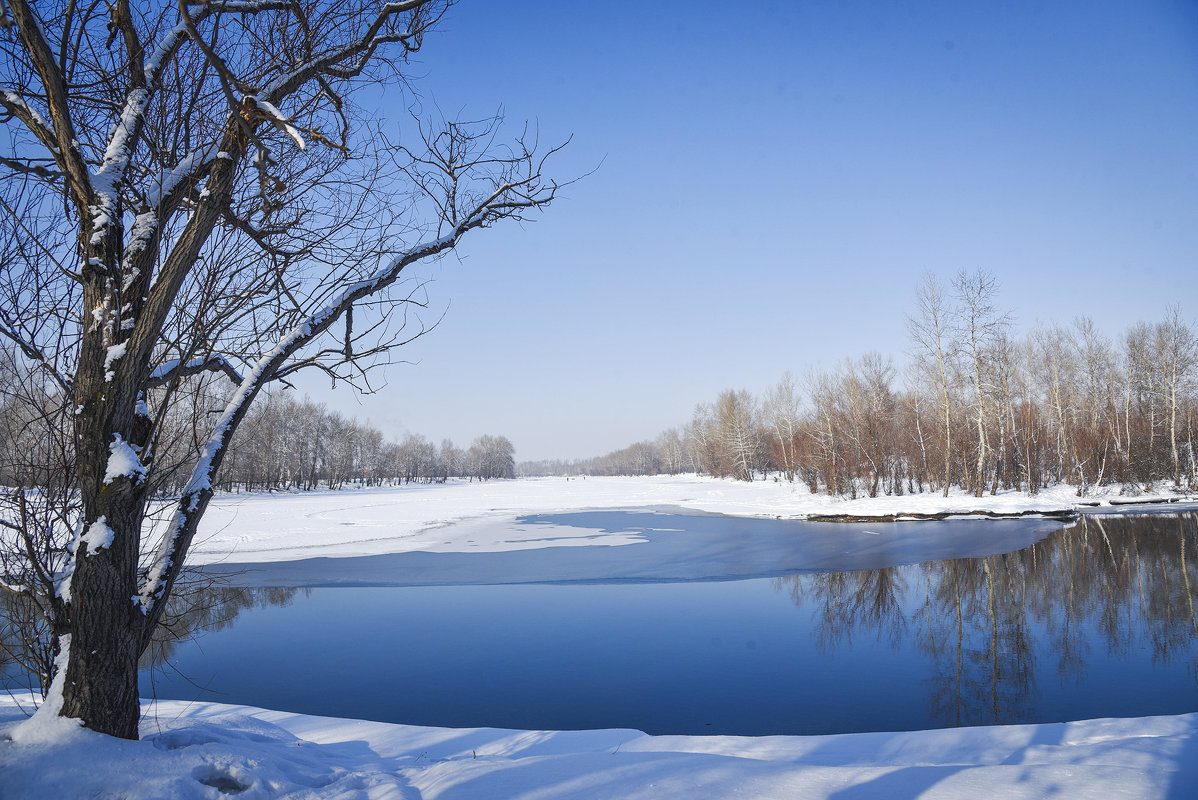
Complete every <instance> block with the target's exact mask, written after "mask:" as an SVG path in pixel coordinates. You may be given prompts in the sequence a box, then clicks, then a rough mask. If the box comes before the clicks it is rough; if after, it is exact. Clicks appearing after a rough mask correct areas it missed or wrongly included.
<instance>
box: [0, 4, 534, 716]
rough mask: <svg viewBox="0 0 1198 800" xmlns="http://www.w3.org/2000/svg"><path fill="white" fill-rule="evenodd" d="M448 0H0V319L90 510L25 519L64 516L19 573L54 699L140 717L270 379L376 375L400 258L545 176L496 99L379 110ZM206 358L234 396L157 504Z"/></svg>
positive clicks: (457, 231)
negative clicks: (48, 663) (46, 633)
mask: <svg viewBox="0 0 1198 800" xmlns="http://www.w3.org/2000/svg"><path fill="white" fill-rule="evenodd" d="M447 5H448V0H393V1H392V2H368V1H367V0H338V1H337V2H325V1H324V0H207V1H206V2H201V1H199V0H196V1H195V2H193V1H192V0H178V2H174V1H173V0H172V2H166V1H165V0H161V1H160V2H144V3H131V2H128V0H111V2H106V3H76V2H74V0H39V2H37V3H36V4H35V3H33V2H31V0H3V2H0V18H2V24H0V110H2V111H3V123H4V130H5V133H6V134H7V135H6V136H5V137H4V139H3V141H2V142H0V246H2V248H3V253H2V255H3V265H4V267H3V273H2V274H0V337H3V338H4V339H6V340H7V341H8V342H9V343H11V345H12V346H13V347H14V348H15V350H16V351H17V352H19V353H20V355H21V356H22V358H23V359H24V361H25V364H26V366H27V367H31V368H32V369H33V370H34V371H35V372H36V376H37V380H38V381H40V384H41V386H42V387H43V388H44V391H45V392H46V393H47V394H48V395H49V396H51V397H53V398H55V399H56V400H57V403H58V405H59V407H60V408H65V409H68V411H69V413H68V414H67V415H66V416H67V418H68V419H70V422H69V423H68V426H69V427H70V428H71V429H72V433H73V439H72V447H73V453H71V458H72V461H73V464H72V469H73V473H74V474H73V492H72V493H68V495H69V496H70V498H71V501H70V502H72V503H77V504H78V509H79V511H78V514H75V515H68V516H67V517H66V518H64V517H63V515H59V516H58V517H54V516H53V515H49V516H46V515H45V514H44V513H43V512H44V511H45V509H38V508H28V506H29V503H26V504H25V505H26V507H27V508H26V510H27V511H29V512H31V513H33V516H38V517H39V518H42V517H44V518H46V519H49V520H51V521H52V523H53V524H51V525H50V528H51V530H49V531H40V533H38V532H36V531H34V530H33V529H32V528H30V527H29V526H23V525H22V523H21V521H20V520H19V519H15V520H14V519H8V520H6V521H7V522H9V523H10V524H9V525H8V526H6V528H5V531H6V532H5V536H7V537H8V538H7V539H5V541H7V542H9V543H13V542H15V543H17V544H18V545H20V544H22V543H23V542H31V541H33V537H34V535H35V533H37V534H38V535H43V536H44V538H47V539H48V541H43V542H34V544H36V545H37V546H38V547H40V548H42V549H37V548H33V551H34V552H33V554H32V555H33V556H35V557H34V558H32V559H31V564H30V566H29V568H28V569H27V570H25V571H24V572H20V571H18V572H13V571H9V570H6V573H5V575H4V576H3V581H4V584H5V588H7V589H8V590H9V591H11V592H13V593H15V594H18V595H21V596H23V597H28V598H34V599H36V600H37V601H38V602H39V604H40V606H41V607H42V608H43V609H44V610H45V612H46V614H47V615H48V616H49V624H50V626H51V628H52V629H53V630H54V631H55V633H56V640H57V643H58V649H59V651H58V654H57V660H56V663H57V664H58V665H59V669H58V670H57V676H56V678H55V681H54V685H55V687H54V688H53V689H52V690H51V700H50V707H51V708H57V709H58V710H59V713H61V714H62V715H63V716H69V717H76V718H80V719H82V720H83V722H84V724H86V725H87V726H88V727H90V728H92V729H95V730H98V731H102V732H105V733H109V734H112V735H115V736H121V737H126V738H135V737H136V736H137V726H138V714H139V708H138V697H139V695H138V685H137V662H138V656H139V655H140V654H141V653H142V652H143V651H144V650H145V648H146V646H147V645H148V643H149V642H150V638H151V635H152V633H153V631H154V629H155V626H156V625H158V624H159V622H160V620H161V618H162V614H163V612H164V609H165V608H166V605H167V602H168V600H169V599H170V597H171V593H172V589H173V587H174V586H175V585H176V581H177V580H178V578H179V575H180V572H181V570H182V569H183V567H184V564H185V563H186V560H187V554H188V548H189V546H190V544H191V541H192V537H193V536H194V535H195V532H196V529H197V526H198V524H199V522H200V519H201V517H202V516H203V514H204V511H205V509H206V507H207V505H208V502H209V499H210V498H211V496H212V491H213V477H214V475H215V474H216V471H217V470H218V469H219V467H220V465H221V463H222V461H223V459H224V457H225V454H226V452H227V448H228V446H229V442H230V439H231V437H232V436H233V435H234V432H235V431H236V430H237V428H238V426H239V425H240V423H241V422H242V420H243V419H245V417H246V414H247V412H248V410H249V408H250V407H251V404H252V402H253V401H254V399H255V398H256V397H258V396H259V395H260V394H261V393H262V392H263V390H264V389H265V388H267V387H268V386H270V385H272V384H275V383H278V382H281V381H286V380H287V379H288V378H289V377H290V376H292V375H294V374H295V373H296V372H297V371H299V370H302V369H307V368H312V369H319V370H323V371H324V372H326V373H327V374H328V375H329V376H330V377H331V378H333V379H334V380H335V381H338V380H345V381H350V382H354V383H357V384H359V385H362V386H366V387H369V385H370V384H369V376H368V370H369V369H370V368H371V367H372V366H377V365H379V364H381V363H385V362H386V360H387V353H388V351H389V350H390V349H391V348H392V347H394V346H396V345H399V344H402V343H403V342H404V341H406V340H407V339H409V338H411V336H412V335H413V334H412V333H411V330H410V329H409V330H408V331H407V332H405V329H404V323H405V322H407V321H408V320H407V313H408V311H409V310H412V309H413V308H414V306H415V305H419V304H420V303H422V302H423V297H422V295H421V294H420V292H419V287H416V288H413V287H412V286H411V284H405V282H404V279H405V269H406V268H408V267H409V266H410V265H412V264H415V263H417V262H421V261H425V260H428V259H433V258H436V257H438V256H439V255H442V254H445V253H447V252H449V251H451V250H453V248H455V247H456V246H457V245H458V243H459V242H460V241H461V239H462V237H463V236H464V235H466V234H467V233H468V232H469V231H471V230H474V229H477V228H483V227H487V226H489V225H491V224H493V223H495V222H498V221H500V220H502V219H505V218H517V219H519V218H522V217H524V216H526V215H527V214H529V213H531V212H533V211H535V210H537V209H539V208H541V207H543V206H545V205H546V204H548V203H549V202H550V201H551V200H552V199H553V198H554V194H555V192H556V189H557V186H556V184H554V183H553V182H552V181H550V180H548V179H546V178H545V177H543V173H542V168H543V165H544V161H545V158H546V157H547V156H548V155H550V154H551V153H552V152H553V150H552V149H549V150H543V149H539V148H538V147H537V144H536V142H535V141H533V140H532V137H529V136H527V135H525V136H521V137H518V138H516V139H515V140H514V141H512V142H510V143H507V144H503V143H502V142H501V140H500V135H501V132H500V130H499V127H500V126H499V120H483V121H481V122H474V123H458V122H443V121H438V120H435V119H414V120H410V121H408V122H407V123H406V125H405V126H404V127H403V128H402V131H401V135H400V136H396V135H394V134H392V135H391V136H388V135H386V133H385V131H384V130H383V124H382V121H381V120H378V119H372V118H371V117H370V116H369V115H368V114H367V113H366V112H365V111H364V110H363V108H361V107H359V106H357V105H355V97H356V96H357V95H356V90H360V89H362V88H363V87H373V88H377V87H385V88H387V89H388V91H390V92H392V93H393V94H392V95H391V96H401V95H402V88H403V86H404V85H405V81H406V63H407V61H406V57H407V56H408V55H410V54H411V53H413V52H414V51H416V50H417V49H419V48H420V47H421V45H422V43H423V40H424V37H425V34H426V32H427V31H428V30H429V28H430V26H431V25H432V24H433V23H434V22H436V21H437V20H438V19H439V17H440V16H441V15H442V14H443V13H444V12H445V9H446V7H447ZM376 97H377V94H375V93H372V95H371V98H372V100H373V99H374V98H376ZM418 333H419V331H417V335H418ZM205 379H206V380H209V381H212V380H214V379H220V380H222V381H226V384H225V386H224V388H222V389H221V390H220V392H219V394H220V396H221V403H220V404H219V405H218V406H217V407H216V408H215V409H205V413H204V414H203V415H202V416H201V418H202V420H203V421H204V422H205V423H206V430H205V431H204V433H203V434H202V435H201V436H200V437H199V438H198V440H197V444H198V447H197V448H196V450H195V452H194V453H193V454H192V458H191V460H190V462H189V463H188V464H187V465H185V468H186V469H187V471H188V475H187V477H186V479H185V480H184V481H182V487H183V488H182V491H181V492H180V493H179V496H178V499H177V501H176V502H174V504H173V506H172V507H171V508H170V509H168V511H167V513H166V514H165V515H164V516H163V518H162V519H161V520H160V522H159V524H157V525H155V524H152V520H151V518H150V514H149V512H150V510H151V506H150V502H151V500H152V498H151V487H152V486H154V485H155V476H156V473H157V472H158V470H159V469H160V463H159V450H158V448H159V443H160V436H161V435H162V433H163V430H164V424H165V421H166V420H167V419H168V418H170V416H171V414H172V409H173V408H174V407H175V404H176V402H177V401H179V400H180V398H182V397H185V396H186V394H187V390H186V387H188V386H189V385H192V384H194V383H195V382H196V381H199V380H205ZM209 411H214V412H215V413H207V412H209ZM31 502H32V501H31ZM18 505H19V504H18ZM18 549H21V548H20V547H18Z"/></svg>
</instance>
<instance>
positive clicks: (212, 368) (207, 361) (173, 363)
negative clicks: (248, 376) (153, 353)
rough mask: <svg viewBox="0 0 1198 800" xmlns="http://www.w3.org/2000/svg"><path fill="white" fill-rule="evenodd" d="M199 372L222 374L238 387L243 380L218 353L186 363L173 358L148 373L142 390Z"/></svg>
mask: <svg viewBox="0 0 1198 800" xmlns="http://www.w3.org/2000/svg"><path fill="white" fill-rule="evenodd" d="M201 372H222V373H224V374H225V375H227V376H228V378H229V380H231V381H233V383H235V384H238V385H240V384H241V382H242V381H243V380H244V378H242V376H241V373H239V372H238V371H237V369H236V368H235V367H234V366H233V365H232V364H231V363H229V360H228V359H227V358H225V357H224V356H223V355H220V354H219V353H214V354H212V355H210V356H208V357H207V358H193V359H191V360H190V361H188V362H186V363H184V362H183V360H182V359H178V358H174V359H171V360H170V361H167V362H166V363H164V364H160V365H159V366H157V367H155V368H154V370H153V371H152V372H150V375H149V377H148V378H146V380H145V383H144V385H143V388H146V389H152V388H154V387H156V386H164V385H166V384H167V383H169V382H171V381H173V380H177V379H179V378H186V377H188V376H191V375H198V374H200V373H201Z"/></svg>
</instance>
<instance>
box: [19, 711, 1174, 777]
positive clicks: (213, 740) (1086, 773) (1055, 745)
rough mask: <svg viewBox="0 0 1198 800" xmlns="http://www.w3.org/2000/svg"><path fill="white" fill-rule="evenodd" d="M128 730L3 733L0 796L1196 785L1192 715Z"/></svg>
mask: <svg viewBox="0 0 1198 800" xmlns="http://www.w3.org/2000/svg"><path fill="white" fill-rule="evenodd" d="M145 710H146V716H145V718H144V720H143V723H142V737H143V738H142V741H140V742H126V741H121V740H117V739H111V738H109V737H106V736H101V735H99V734H95V733H91V732H90V731H86V730H81V729H77V728H76V729H74V730H73V731H71V732H70V733H69V734H63V735H61V736H59V737H57V738H54V739H49V740H43V741H40V742H38V743H29V742H19V741H13V740H11V739H9V738H8V737H7V734H8V733H11V731H12V729H13V725H11V724H8V725H5V724H4V723H5V722H8V723H11V722H12V721H13V720H14V719H16V718H19V717H20V712H19V711H18V710H17V706H16V703H15V701H13V700H12V698H0V776H2V781H0V796H3V797H4V798H6V800H24V799H25V798H38V799H39V800H40V798H46V797H122V798H126V800H151V798H163V797H171V798H180V799H181V800H191V799H192V798H196V799H197V800H198V799H199V798H219V797H227V796H235V797H239V798H255V799H263V800H274V799H275V798H288V800H292V799H294V800H299V798H332V799H333V800H338V799H343V800H349V799H350V798H357V799H358V800H408V799H409V798H410V799H411V800H471V799H472V798H478V799H479V800H483V799H484V798H485V800H497V799H498V798H530V799H531V798H539V799H540V800H548V799H550V798H621V800H633V799H635V798H649V797H653V798H688V799H689V798H694V797H704V798H706V797H713V798H714V797H731V796H738V797H740V796H743V797H754V798H794V797H804V798H832V797H841V798H845V797H852V798H885V799H886V800H890V799H891V798H896V797H901V798H907V797H926V798H944V799H945V800H956V799H957V798H962V799H966V798H967V799H968V800H973V798H976V797H1004V798H1043V797H1050V796H1057V797H1103V798H1105V799H1107V800H1116V799H1117V798H1167V797H1193V796H1198V738H1196V737H1195V733H1196V732H1198V714H1186V715H1181V716H1165V717H1145V718H1142V719H1107V720H1089V721H1084V722H1070V723H1058V724H1051V725H1012V726H1004V727H988V728H959V729H949V730H934V731H915V732H909V733H893V734H891V733H869V734H849V735H842V736H802V737H800V736H767V737H737V736H710V737H703V736H647V735H645V734H642V733H639V732H637V731H631V730H600V731H564V732H563V731H510V730H497V729H487V728H474V729H448V728H421V727H412V726H406V725H392V724H387V723H381V722H362V721H357V720H347V719H334V718H327V717H311V716H305V715H300V714H290V713H284V712H278V711H266V710H262V709H255V708H250V707H247V706H228V705H220V704H214V703H183V702H159V703H157V704H155V705H154V706H148V707H147V708H146V709H145Z"/></svg>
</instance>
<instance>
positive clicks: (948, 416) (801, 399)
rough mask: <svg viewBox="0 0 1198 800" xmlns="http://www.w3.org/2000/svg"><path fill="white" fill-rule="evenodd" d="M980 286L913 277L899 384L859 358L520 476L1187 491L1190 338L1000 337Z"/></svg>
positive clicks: (1047, 331)
mask: <svg viewBox="0 0 1198 800" xmlns="http://www.w3.org/2000/svg"><path fill="white" fill-rule="evenodd" d="M996 295H997V284H996V282H995V280H994V278H993V277H992V276H990V275H988V274H986V273H983V272H979V273H973V274H966V273H961V274H959V275H958V276H956V278H955V279H954V280H953V281H952V282H951V285H950V286H948V287H945V286H943V285H942V284H941V283H940V282H939V281H938V280H937V279H936V278H935V277H932V276H928V277H925V279H924V280H923V282H922V283H921V284H920V285H919V287H918V288H917V291H916V308H915V310H914V312H913V313H912V314H911V316H910V317H909V318H908V323H909V325H908V327H909V331H910V351H909V353H910V360H909V363H908V364H907V366H906V367H905V368H904V369H903V370H902V371H901V372H900V370H899V369H897V368H896V367H895V366H894V363H893V361H892V359H891V358H890V357H887V356H883V355H880V354H877V353H870V354H867V355H864V356H861V357H860V358H857V359H853V360H850V361H848V362H846V363H845V364H843V365H841V366H840V367H839V368H836V369H833V370H829V371H815V372H811V373H809V374H808V375H807V376H806V377H805V378H804V379H803V380H802V381H801V382H800V381H796V380H795V379H794V378H793V377H792V376H791V375H789V374H787V375H786V376H785V377H783V378H782V380H781V381H779V383H778V384H777V385H775V386H774V387H772V388H771V389H770V390H769V391H768V392H767V393H766V394H765V395H764V396H754V395H752V394H750V393H749V392H747V391H732V390H729V391H725V392H723V393H721V394H720V395H719V397H717V398H716V399H715V401H714V402H711V403H706V404H702V405H700V406H698V407H697V408H696V410H695V413H694V415H693V417H692V418H691V420H690V421H689V422H688V423H686V424H685V425H683V426H680V427H678V428H674V429H671V430H667V431H665V432H664V433H662V434H661V435H659V436H658V437H657V438H656V439H654V440H652V441H644V442H638V443H636V444H633V445H630V446H629V447H626V448H623V449H621V450H617V451H615V452H612V453H608V454H607V455H604V456H600V457H597V458H592V459H587V460H584V461H574V462H537V463H526V464H521V465H520V472H521V474H527V475H555V474H589V475H654V474H675V473H681V472H698V473H703V474H708V475H715V476H721V477H733V478H737V479H740V480H745V481H751V480H754V478H757V477H765V476H766V475H768V474H770V473H773V474H777V475H780V476H781V477H783V478H785V479H786V480H789V481H801V482H803V483H805V484H806V485H807V487H808V488H809V489H810V490H811V491H812V492H818V491H822V492H826V493H828V494H844V495H849V496H854V497H855V496H857V495H859V494H868V495H870V496H876V495H878V494H903V493H914V492H924V491H943V492H946V493H947V491H948V487H950V486H960V487H963V488H964V489H966V490H968V491H970V492H972V493H975V494H977V495H981V494H983V493H984V492H990V493H994V492H996V491H997V490H999V489H1000V488H1001V489H1017V490H1021V491H1026V492H1029V493H1035V492H1037V491H1039V490H1040V489H1041V488H1044V487H1047V486H1050V485H1053V484H1059V483H1069V484H1073V485H1076V486H1078V487H1079V489H1080V490H1081V491H1085V490H1086V489H1087V488H1088V487H1092V486H1094V485H1105V484H1124V485H1127V486H1137V487H1143V488H1149V489H1151V488H1154V487H1157V486H1163V485H1168V486H1172V487H1175V488H1190V489H1195V488H1198V462H1196V457H1195V455H1196V454H1195V449H1194V433H1195V431H1194V427H1195V422H1196V420H1195V416H1196V412H1198V391H1196V385H1198V336H1196V334H1195V331H1194V328H1193V326H1192V325H1190V324H1189V323H1187V322H1185V321H1184V319H1183V317H1182V314H1181V310H1180V309H1179V308H1172V309H1170V310H1169V311H1168V312H1167V314H1166V315H1165V317H1164V319H1162V320H1160V321H1158V322H1155V323H1140V324H1137V325H1135V326H1133V327H1132V328H1130V329H1129V330H1127V331H1125V332H1124V333H1123V334H1122V335H1121V336H1120V337H1119V338H1117V339H1115V340H1110V339H1108V338H1106V337H1105V336H1103V335H1102V334H1101V333H1100V332H1099V331H1098V329H1097V327H1096V326H1095V325H1094V323H1093V322H1092V321H1091V320H1089V319H1087V318H1081V319H1078V320H1077V321H1076V322H1075V323H1074V324H1073V325H1071V326H1068V327H1064V326H1053V327H1045V328H1040V329H1037V330H1035V331H1033V332H1032V333H1030V334H1029V335H1027V336H1026V337H1024V338H1022V339H1015V338H1013V337H1012V335H1011V323H1010V315H1009V314H1007V313H1004V312H1002V311H1001V310H999V309H998V308H997V307H996V305H995V300H996Z"/></svg>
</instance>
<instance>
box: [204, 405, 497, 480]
mask: <svg viewBox="0 0 1198 800" xmlns="http://www.w3.org/2000/svg"><path fill="white" fill-rule="evenodd" d="M515 466H516V460H515V448H514V447H513V446H512V443H511V442H510V441H509V440H508V439H507V437H505V436H492V435H485V436H479V437H478V438H476V439H475V440H474V441H473V442H471V443H470V446H469V447H467V448H466V449H464V450H463V449H462V448H460V447H457V446H456V445H454V443H453V442H452V441H451V440H449V439H443V440H442V441H441V443H440V445H435V444H433V443H432V442H430V441H429V440H428V439H426V438H425V437H423V436H421V435H420V434H411V433H410V434H407V435H406V436H404V437H403V438H402V439H400V440H398V441H393V440H388V439H387V438H386V437H384V436H383V434H382V433H381V432H380V431H379V430H378V429H376V428H374V427H372V426H371V425H370V424H368V423H363V422H359V421H358V420H357V419H352V418H346V417H345V416H344V415H342V414H341V413H339V412H337V411H330V410H329V409H328V408H327V407H326V406H325V405H324V404H323V403H314V402H312V401H311V400H308V399H307V398H304V399H302V400H297V399H295V398H294V397H292V396H290V395H275V396H272V397H270V398H269V399H267V400H266V401H265V402H263V403H261V404H259V405H258V406H255V408H254V410H253V411H252V412H251V415H250V417H249V418H248V419H246V421H245V422H244V423H243V424H242V426H241V429H240V430H239V431H238V433H237V438H236V439H235V440H234V442H233V445H232V447H231V448H230V451H229V454H228V455H227V456H226V457H225V461H224V463H223V464H222V465H221V469H220V472H219V474H218V485H219V486H220V487H221V488H224V489H226V490H229V491H232V490H235V489H244V490H247V491H255V490H262V489H314V488H316V487H318V486H327V487H329V488H332V489H338V488H341V487H343V486H346V485H347V484H358V485H364V486H379V485H384V484H398V483H412V482H443V481H445V480H447V479H449V478H465V479H470V480H475V479H477V480H489V479H492V478H511V477H513V476H514V475H515Z"/></svg>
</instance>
